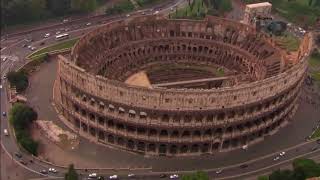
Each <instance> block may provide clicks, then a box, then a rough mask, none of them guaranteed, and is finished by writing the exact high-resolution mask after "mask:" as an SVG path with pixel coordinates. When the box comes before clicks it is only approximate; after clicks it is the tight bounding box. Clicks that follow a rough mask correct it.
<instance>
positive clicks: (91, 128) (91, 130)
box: [90, 127, 96, 136]
mask: <svg viewBox="0 0 320 180" xmlns="http://www.w3.org/2000/svg"><path fill="white" fill-rule="evenodd" d="M90 134H91V135H92V136H95V135H96V129H95V128H93V127H90Z"/></svg>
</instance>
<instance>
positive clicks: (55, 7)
mask: <svg viewBox="0 0 320 180" xmlns="http://www.w3.org/2000/svg"><path fill="white" fill-rule="evenodd" d="M47 8H48V9H49V10H50V11H51V13H53V14H54V15H58V16H59V15H65V14H67V13H69V12H70V9H71V0H59V1H57V0H47Z"/></svg>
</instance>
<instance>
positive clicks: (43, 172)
mask: <svg viewBox="0 0 320 180" xmlns="http://www.w3.org/2000/svg"><path fill="white" fill-rule="evenodd" d="M40 173H41V174H48V172H47V171H46V170H44V169H43V170H41V171H40Z"/></svg>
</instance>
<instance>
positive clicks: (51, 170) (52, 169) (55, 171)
mask: <svg viewBox="0 0 320 180" xmlns="http://www.w3.org/2000/svg"><path fill="white" fill-rule="evenodd" d="M49 172H52V173H57V172H58V171H57V170H56V169H55V168H49Z"/></svg>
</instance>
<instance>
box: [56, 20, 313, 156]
mask: <svg viewBox="0 0 320 180" xmlns="http://www.w3.org/2000/svg"><path fill="white" fill-rule="evenodd" d="M310 39H311V38H310V37H309V35H306V36H305V37H304V39H303V40H302V44H301V46H300V49H299V51H298V52H296V53H291V54H288V53H286V52H285V51H283V50H281V49H280V48H278V47H277V46H276V45H275V43H274V42H273V41H272V39H271V38H270V36H269V35H267V34H264V33H261V32H256V30H255V29H254V28H252V27H249V26H246V25H244V24H241V23H238V22H233V21H231V20H227V19H219V18H216V17H207V18H206V19H205V20H200V21H199V20H168V19H164V18H160V17H155V16H145V17H138V18H135V19H131V20H121V21H117V22H113V23H110V24H107V25H104V26H101V27H99V28H97V29H95V30H93V31H92V32H90V33H88V34H86V35H84V36H83V37H82V38H81V39H80V40H79V42H78V43H77V44H76V45H75V46H74V48H73V49H72V52H71V57H70V58H66V57H64V56H61V55H60V56H58V58H59V66H58V75H57V80H56V82H55V87H54V101H55V104H56V106H57V109H58V110H59V111H60V113H61V115H62V117H63V118H62V119H63V121H64V122H65V124H67V125H69V127H71V128H72V129H73V130H74V131H76V132H78V133H79V134H80V135H82V136H85V137H88V138H91V139H94V140H95V141H96V142H97V143H103V144H105V145H108V146H110V147H114V148H118V149H124V150H128V151H133V152H138V153H143V154H147V155H168V156H180V155H199V154H204V153H215V152H221V151H229V150H232V149H236V148H241V147H242V146H244V145H251V144H253V143H256V142H258V141H261V140H263V139H264V137H265V136H268V135H270V134H273V133H275V132H276V131H278V130H279V129H280V128H281V127H283V126H284V125H286V124H287V123H288V121H290V120H291V118H292V116H293V115H294V113H295V112H296V110H297V107H298V103H297V100H298V97H299V92H300V89H301V86H302V84H303V82H304V77H305V75H306V69H307V62H306V60H305V57H306V56H307V55H308V54H309V49H310V44H311V40H310ZM139 75H140V76H141V77H138V76H139ZM133 76H137V77H134V78H132V77H133ZM130 78H131V79H136V80H132V81H131V82H128V79H130ZM139 78H140V81H139ZM137 79H138V80H137Z"/></svg>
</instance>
